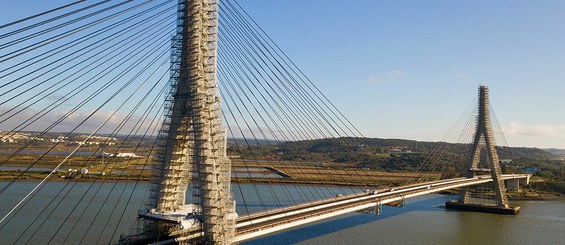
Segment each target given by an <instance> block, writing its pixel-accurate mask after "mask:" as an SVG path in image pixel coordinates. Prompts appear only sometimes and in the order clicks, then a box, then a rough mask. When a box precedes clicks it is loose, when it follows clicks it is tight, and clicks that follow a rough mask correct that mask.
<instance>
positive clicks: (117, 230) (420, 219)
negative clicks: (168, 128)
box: [0, 182, 565, 245]
mask: <svg viewBox="0 0 565 245" xmlns="http://www.w3.org/2000/svg"><path fill="white" fill-rule="evenodd" d="M6 184H7V182H0V188H2V187H3V186H5V185H6ZM36 184H37V182H16V183H15V184H14V185H13V186H11V187H10V188H9V189H8V190H7V191H6V192H5V193H3V194H2V195H1V196H0V215H1V216H2V217H3V216H4V215H5V214H6V213H7V212H8V211H9V210H10V209H11V208H12V207H13V206H14V205H15V204H16V203H17V202H18V201H19V200H20V199H21V198H22V197H23V196H24V195H25V194H26V193H27V192H28V191H29V190H30V189H31V188H33V187H34V186H35V185H36ZM73 185H74V186H73ZM147 186H148V185H147V183H138V184H135V183H123V182H118V183H113V182H112V183H104V184H100V183H91V182H80V183H75V182H53V183H48V184H47V185H45V187H44V188H42V189H41V190H40V191H39V192H38V194H37V196H36V197H34V198H32V199H31V200H30V201H29V203H28V204H26V205H25V207H24V208H23V209H21V210H20V211H19V212H18V213H17V214H16V215H15V216H13V217H14V218H13V219H12V220H10V221H9V222H7V223H6V225H5V226H3V227H2V225H4V223H2V224H0V238H1V240H0V244H13V243H17V244H25V243H26V242H27V243H29V244H47V243H48V242H49V241H50V240H51V244H62V243H64V244H78V243H83V244H97V243H98V244H107V243H108V242H109V241H110V240H116V239H117V238H118V237H119V234H121V233H127V232H128V231H130V229H132V228H134V227H135V224H136V222H135V216H136V210H138V209H139V208H143V200H144V198H145V192H146V190H147ZM232 188H233V191H234V196H235V199H236V200H237V202H238V213H239V214H242V215H244V214H245V213H246V212H255V211H260V210H263V207H264V206H266V207H269V208H275V207H278V206H281V205H288V204H291V203H294V202H302V201H307V200H310V199H319V197H320V196H326V197H329V196H335V195H336V194H339V193H344V194H346V193H350V192H351V191H353V190H351V189H344V188H337V187H334V188H318V187H309V186H294V185H273V186H271V187H268V186H266V185H259V184H257V185H252V184H245V185H239V186H237V185H234V186H233V187H232ZM240 190H241V191H242V192H243V193H245V199H246V200H245V202H246V203H247V206H246V207H244V206H243V205H242V204H243V203H244V202H243V200H242V197H241V195H240V194H239V193H240ZM57 193H60V195H59V196H57ZM84 193H87V194H86V195H83V194H84ZM274 194H275V195H277V196H279V197H280V198H278V200H277V199H275V198H273V195H274ZM65 195H66V197H65V202H61V203H60V204H59V201H61V200H62V196H65ZM83 196H84V197H83ZM53 197H56V198H53ZM81 198H82V199H81ZM453 198H455V197H454V196H444V195H428V196H425V197H421V198H417V199H409V200H407V206H406V207H405V208H392V207H384V208H383V212H382V214H381V215H380V216H376V215H369V214H359V213H353V214H348V215H344V216H340V217H338V218H334V219H330V220H326V221H323V222H318V223H314V224H310V225H307V226H304V227H300V228H296V229H293V230H289V231H285V232H281V233H277V234H274V235H271V236H268V237H263V238H259V239H256V240H252V241H248V242H246V243H243V244H247V245H254V244H320V245H328V244H565V242H564V241H565V200H552V201H522V202H513V204H515V205H519V206H521V207H522V210H521V214H520V215H517V216H502V215H491V214H482V213H467V212H457V211H447V210H445V209H444V208H443V207H442V205H443V203H444V202H445V201H447V200H450V199H453ZM128 200H129V202H128ZM126 203H127V205H126ZM56 204H59V205H56ZM55 207H56V208H55ZM123 210H128V211H129V212H125V213H124V215H123V216H122V211H123ZM130 210H131V211H130ZM48 216H49V219H45V218H46V217H48ZM36 218H37V220H35V219H36ZM65 220H66V222H63V221H65ZM34 221H35V222H34ZM44 221H45V222H44ZM61 224H64V225H61ZM73 226H74V227H73ZM26 229H27V231H26V232H25V233H23V235H22V236H21V237H20V234H22V231H25V230H26ZM99 237H101V238H100V239H99ZM112 237H113V238H112Z"/></svg>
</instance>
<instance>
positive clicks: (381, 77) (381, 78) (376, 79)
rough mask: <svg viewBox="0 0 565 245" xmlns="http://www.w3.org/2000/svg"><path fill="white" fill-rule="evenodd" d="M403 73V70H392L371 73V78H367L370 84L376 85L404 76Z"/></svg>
mask: <svg viewBox="0 0 565 245" xmlns="http://www.w3.org/2000/svg"><path fill="white" fill-rule="evenodd" d="M402 75H403V73H402V71H401V70H392V71H389V72H386V73H384V74H378V75H375V74H371V75H369V78H368V79H367V81H366V83H367V84H369V85H376V84H379V83H383V82H389V81H393V80H396V79H399V78H400V77H402Z"/></svg>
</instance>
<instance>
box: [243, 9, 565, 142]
mask: <svg viewBox="0 0 565 245" xmlns="http://www.w3.org/2000/svg"><path fill="white" fill-rule="evenodd" d="M240 2H241V4H242V5H243V6H244V7H245V8H246V9H247V10H248V11H249V12H250V14H252V16H254V18H255V19H256V20H257V21H258V22H259V23H260V24H261V25H262V26H263V28H264V29H265V30H266V31H267V32H268V33H269V34H270V35H271V37H272V38H273V39H274V40H275V41H276V42H277V43H278V44H279V45H280V46H281V47H282V48H283V50H285V51H286V52H287V54H288V55H289V56H290V57H291V58H293V59H294V60H295V61H296V63H298V65H299V66H300V67H301V68H302V69H303V70H304V71H305V72H306V74H308V75H309V76H310V78H311V79H312V80H313V81H315V82H316V83H317V84H318V86H319V87H320V88H321V89H322V90H323V91H324V92H325V93H326V94H327V95H328V96H329V97H330V98H332V100H333V101H334V102H335V103H336V105H337V106H338V107H339V108H341V109H342V110H343V111H344V112H345V113H346V115H348V116H349V118H350V119H351V120H352V121H353V122H354V123H355V124H356V125H357V126H358V127H359V128H360V129H361V131H362V132H363V133H364V134H365V135H366V136H370V137H386V138H408V139H418V140H439V139H441V137H442V136H443V135H444V134H445V132H447V130H448V129H449V127H450V126H451V125H452V124H453V123H454V122H455V120H456V119H457V118H458V117H459V115H461V113H463V111H464V110H465V108H467V106H468V105H469V103H471V102H472V100H473V99H474V98H475V96H476V91H477V87H478V86H479V85H480V84H484V85H487V86H489V88H490V92H491V103H492V106H493V108H494V111H495V113H496V116H497V117H498V120H499V121H500V124H501V127H502V128H503V131H504V134H505V136H506V138H507V141H508V144H509V145H511V146H537V147H560V148H565V115H564V114H563V112H564V109H563V108H565V99H563V93H564V92H565V69H564V68H565V46H564V44H565V30H564V29H563V27H562V23H565V15H563V13H565V2H563V1H535V2H534V1H360V0H356V1H337V0H336V1H333V0H323V1H322V0H309V1H265V0H261V1H259V0H253V1H251V0H249V1H240Z"/></svg>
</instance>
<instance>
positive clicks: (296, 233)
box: [242, 195, 458, 245]
mask: <svg viewBox="0 0 565 245" xmlns="http://www.w3.org/2000/svg"><path fill="white" fill-rule="evenodd" d="M457 198H458V196H457V195H439V196H438V195H434V196H432V197H430V196H424V197H418V198H414V199H408V200H406V206H405V207H403V208H398V207H389V206H385V205H383V208H382V212H381V214H380V215H375V214H363V213H350V214H346V215H342V216H338V217H335V218H331V219H327V220H322V221H319V222H316V223H313V224H308V225H304V226H300V227H297V228H293V229H290V230H286V231H283V232H279V233H275V234H273V235H269V236H265V237H260V238H257V239H254V240H250V241H247V242H243V243H242V244H244V245H262V244H281V245H282V244H293V243H299V242H303V241H306V240H309V239H312V238H316V237H320V236H324V235H328V234H331V233H334V232H337V231H341V230H345V229H349V228H353V227H356V226H360V225H364V224H368V223H372V222H379V220H384V219H387V218H391V217H394V216H397V215H403V214H406V213H410V212H422V211H423V212H430V211H432V212H433V211H437V212H450V211H451V210H446V209H445V205H444V203H445V202H446V201H449V200H453V199H457Z"/></svg>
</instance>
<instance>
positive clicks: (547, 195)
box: [0, 175, 565, 201]
mask: <svg viewBox="0 0 565 245" xmlns="http://www.w3.org/2000/svg"><path fill="white" fill-rule="evenodd" d="M2 177H5V178H2ZM15 177H16V176H0V182H11V181H13V180H14V179H15ZM42 179H43V178H39V176H26V177H24V178H20V179H17V180H16V181H15V182H37V181H41V180H42ZM48 181H51V182H65V181H69V182H70V181H74V182H85V183H86V182H99V181H103V182H120V183H139V182H149V178H148V177H142V178H139V176H137V177H133V176H122V177H120V176H111V175H110V176H106V177H105V178H98V177H92V178H84V177H81V178H60V177H58V176H57V177H55V178H50V179H49V180H48ZM231 182H232V184H237V183H242V184H278V185H316V186H327V187H339V186H340V187H379V185H378V184H363V183H343V182H332V181H328V182H324V183H320V182H312V181H299V180H292V179H281V178H272V179H241V178H238V179H232V181H231ZM380 187H382V185H381V186H380ZM458 193H459V191H458V190H451V191H443V192H439V193H438V194H442V195H457V194H458ZM508 199H509V200H510V201H552V200H565V195H564V194H561V193H558V192H547V191H536V190H532V189H529V188H524V189H523V190H521V191H519V192H510V193H509V195H508Z"/></svg>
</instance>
